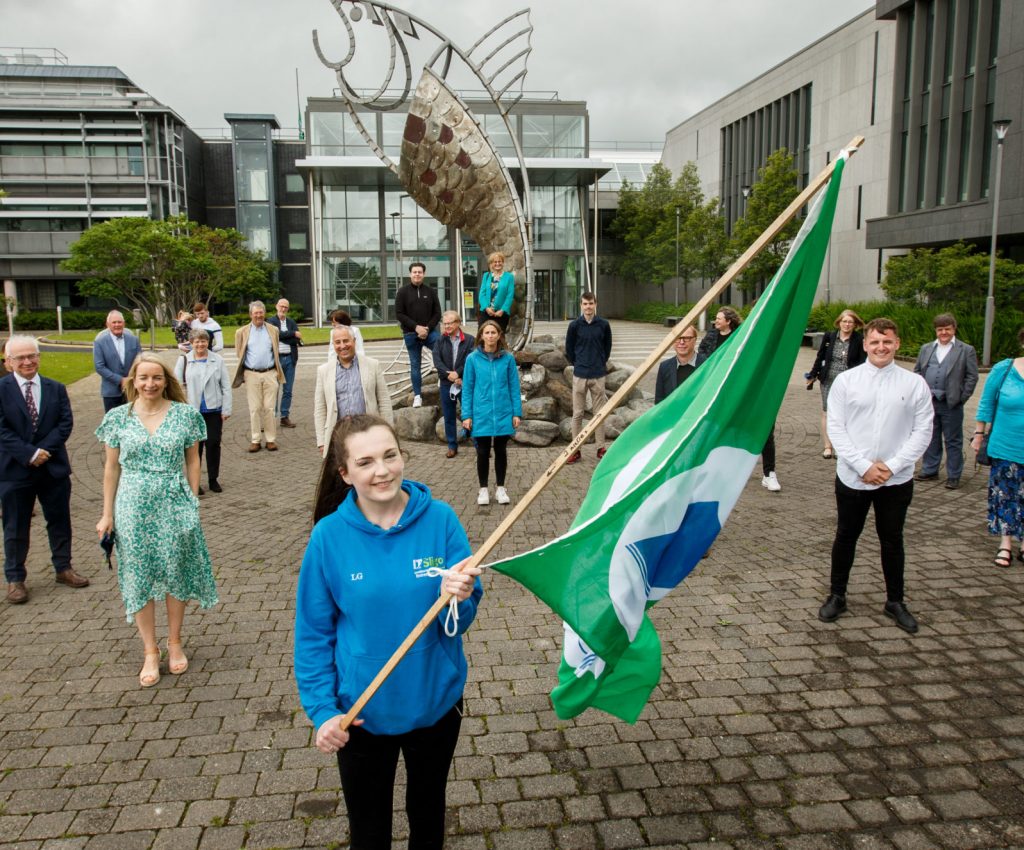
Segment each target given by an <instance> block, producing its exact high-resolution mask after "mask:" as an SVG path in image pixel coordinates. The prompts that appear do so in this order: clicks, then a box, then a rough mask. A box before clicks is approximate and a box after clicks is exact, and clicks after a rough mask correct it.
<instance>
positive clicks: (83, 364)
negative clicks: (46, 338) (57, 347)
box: [39, 351, 94, 384]
mask: <svg viewBox="0 0 1024 850" xmlns="http://www.w3.org/2000/svg"><path fill="white" fill-rule="evenodd" d="M93 371H94V370H93V363H92V352H91V351H83V352H78V351H67V352H65V351H44V352H43V354H42V357H41V358H40V359H39V374H40V375H42V376H43V377H46V378H53V380H55V381H60V382H61V383H62V384H72V383H74V382H75V381H77V380H79V379H80V378H84V377H86V376H87V375H91V374H93Z"/></svg>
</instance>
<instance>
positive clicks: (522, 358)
mask: <svg viewBox="0 0 1024 850" xmlns="http://www.w3.org/2000/svg"><path fill="white" fill-rule="evenodd" d="M512 356H513V357H515V358H516V365H517V366H519V367H520V368H522V367H524V366H532V365H533V364H534V363H536V362H537V358H538V357H539V356H540V355H538V354H537V352H536V351H515V352H513V353H512Z"/></svg>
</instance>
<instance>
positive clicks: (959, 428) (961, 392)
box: [914, 313, 978, 490]
mask: <svg viewBox="0 0 1024 850" xmlns="http://www.w3.org/2000/svg"><path fill="white" fill-rule="evenodd" d="M934 324H935V342H927V343H925V344H924V345H922V346H921V352H920V353H919V354H918V355H917V363H915V364H914V371H915V372H916V373H917V374H918V375H920V376H921V377H923V378H924V379H925V382H926V383H927V384H928V389H929V390H931V393H932V408H933V410H934V419H933V423H932V441H931V443H929V444H928V450H927V451H926V452H925V453H924V461H923V462H922V464H921V471H920V472H919V473H918V474H917V480H918V481H934V480H935V479H936V478H938V477H939V464H940V463H942V443H943V441H945V443H946V489H947V490H956V489H957V487H959V486H960V475H961V473H962V472H963V471H964V402H966V401H967V399H969V398H970V397H971V393H973V392H974V388H975V387H976V386H977V385H978V355H977V354H976V353H975V351H974V347H973V346H970V345H968V344H967V343H965V342H961V341H960V340H958V339H957V338H956V319H955V318H954V317H953V315H952V314H951V313H940V314H939V315H938V316H936V317H935V319H934Z"/></svg>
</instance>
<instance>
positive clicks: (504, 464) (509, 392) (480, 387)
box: [462, 319, 523, 505]
mask: <svg viewBox="0 0 1024 850" xmlns="http://www.w3.org/2000/svg"><path fill="white" fill-rule="evenodd" d="M522 415H523V401H522V398H521V396H520V391H519V367H518V366H517V365H516V358H515V357H513V356H512V352H511V351H509V350H508V346H507V345H505V334H504V333H502V330H501V328H500V327H499V325H498V323H497V322H495V321H493V320H491V319H488V320H487V321H486V322H484V323H483V324H482V325H480V329H479V330H478V331H477V335H476V349H475V350H474V351H473V352H472V353H471V354H470V355H469V357H467V358H466V366H465V368H464V369H463V372H462V417H463V418H462V424H463V427H465V429H466V430H467V431H470V432H472V434H473V444H474V445H475V446H476V475H477V478H478V479H479V481H480V493H479V495H478V496H477V498H476V503H477V504H478V505H487V504H490V501H491V499H490V496H489V495H488V493H487V474H488V468H489V467H490V463H491V446H492V445H493V447H494V479H495V483H496V484H497V487H496V488H495V490H494V498H495V499H497V501H498V504H499V505H507V504H509V502H511V499H509V496H508V491H506V490H505V472H506V470H507V469H508V453H507V448H508V441H509V438H510V437H511V436H512V435H513V434H515V432H516V428H518V427H519V420H520V418H521V417H522Z"/></svg>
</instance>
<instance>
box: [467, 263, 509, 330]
mask: <svg viewBox="0 0 1024 850" xmlns="http://www.w3.org/2000/svg"><path fill="white" fill-rule="evenodd" d="M487 264H488V266H490V269H491V270H490V271H489V272H484V276H483V279H482V280H481V281H480V291H479V292H478V293H477V299H476V300H477V303H478V304H479V305H480V312H479V314H478V316H477V324H478V325H480V326H482V325H483V323H484V322H486V321H487V320H488V319H493V320H494V321H496V322H497V323H498V324H499V325H500V326H501V332H502V333H504V332H505V331H507V330H508V321H509V319H510V318H511V314H512V299H513V298H514V297H515V294H516V281H515V277H514V276H513V275H512V272H507V271H505V255H504V254H502V253H501V251H495V252H494V253H493V254H491V255H490V256H489V257H488V258H487Z"/></svg>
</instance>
